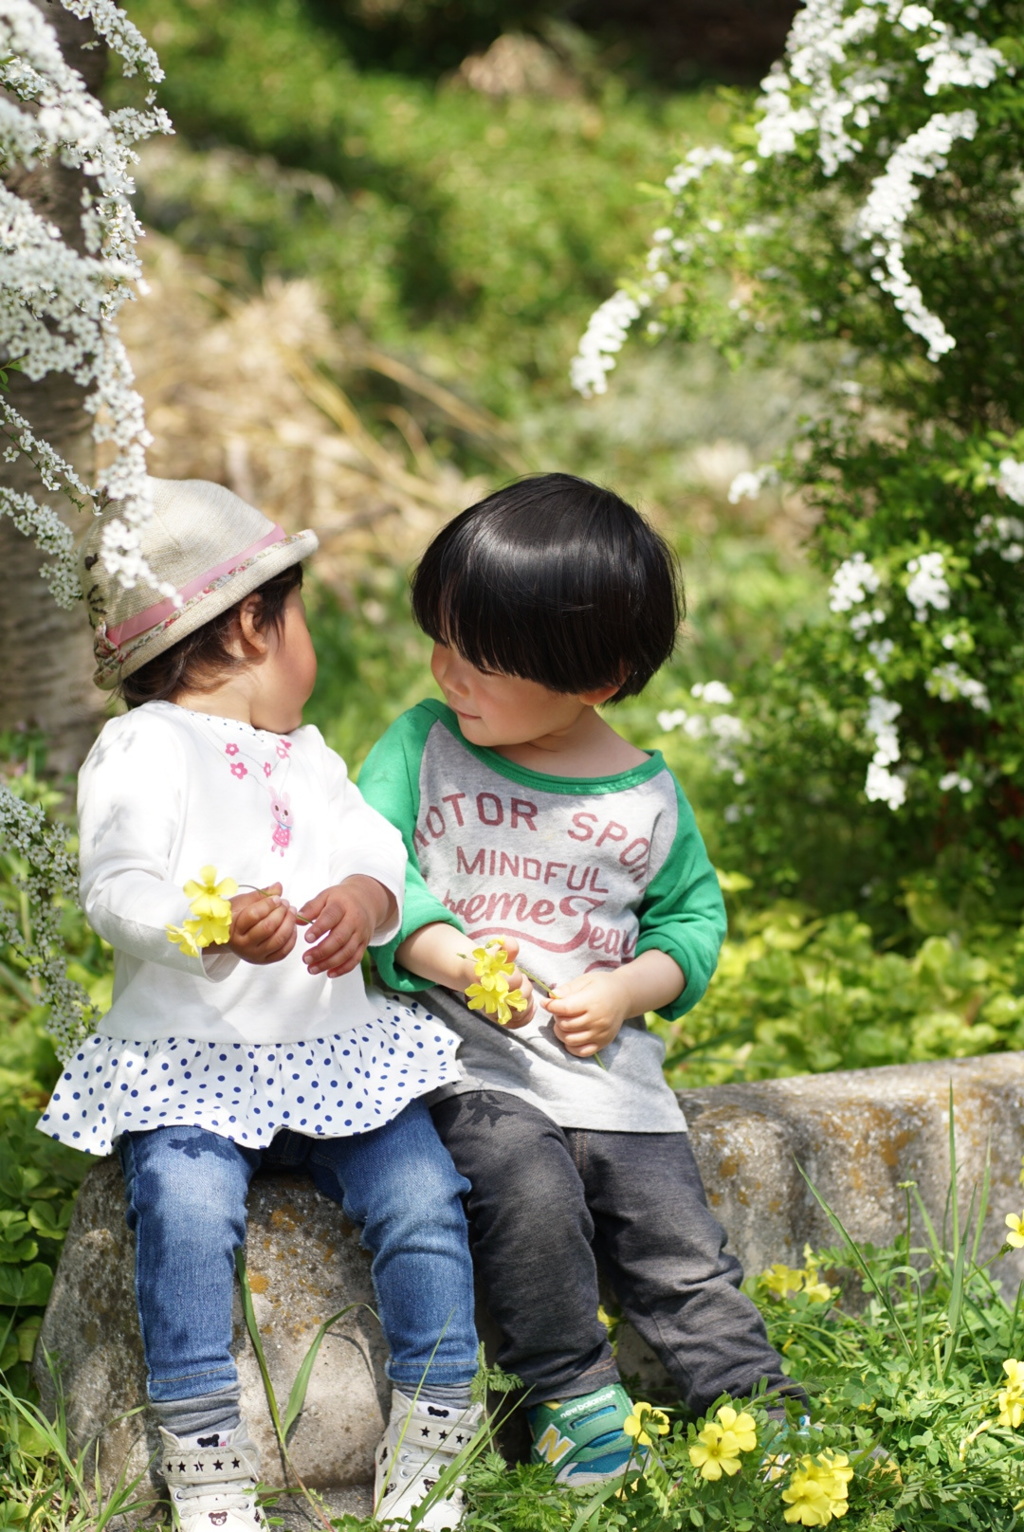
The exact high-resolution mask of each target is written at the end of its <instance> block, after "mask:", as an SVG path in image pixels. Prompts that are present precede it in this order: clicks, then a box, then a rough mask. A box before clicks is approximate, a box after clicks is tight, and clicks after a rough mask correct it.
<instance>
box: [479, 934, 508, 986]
mask: <svg viewBox="0 0 1024 1532" xmlns="http://www.w3.org/2000/svg"><path fill="white" fill-rule="evenodd" d="M473 958H474V963H473V967H474V968H475V970H476V976H477V978H478V979H482V978H483V977H484V975H485V974H499V973H505V974H510V973H514V972H515V965H514V964H513V963H512V962H511V960H510V959H509V955H508V953H507V952H506V951H505V949H504V947H503V946H502V945H501V943H500V942H488V943H487V946H486V947H474V948H473Z"/></svg>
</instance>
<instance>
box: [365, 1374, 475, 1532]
mask: <svg viewBox="0 0 1024 1532" xmlns="http://www.w3.org/2000/svg"><path fill="white" fill-rule="evenodd" d="M482 1416H483V1410H482V1408H481V1407H480V1405H479V1404H471V1405H469V1407H468V1408H467V1409H464V1410H459V1409H455V1408H454V1407H453V1406H452V1405H449V1404H435V1403H434V1402H433V1401H432V1400H430V1399H424V1398H423V1397H422V1396H421V1397H420V1398H419V1399H409V1398H408V1397H407V1396H406V1395H405V1394H403V1393H402V1392H401V1390H399V1389H397V1388H396V1389H394V1390H393V1392H392V1395H391V1418H390V1420H389V1421H388V1427H387V1430H386V1431H385V1432H384V1435H383V1436H382V1437H381V1439H380V1442H379V1443H378V1446H377V1453H376V1465H377V1470H376V1474H375V1476H374V1493H373V1503H374V1515H375V1516H376V1518H377V1520H378V1521H380V1522H381V1523H382V1525H383V1526H385V1527H389V1526H394V1525H396V1524H398V1525H404V1524H405V1523H406V1522H407V1521H408V1519H409V1517H410V1516H411V1515H412V1513H413V1511H414V1510H415V1509H416V1507H417V1506H418V1505H420V1504H421V1502H422V1501H424V1500H425V1499H426V1498H427V1496H428V1495H429V1494H430V1491H431V1490H432V1489H433V1488H434V1487H435V1485H436V1484H437V1481H438V1480H439V1479H440V1477H441V1475H442V1474H443V1473H444V1471H445V1469H446V1468H448V1467H450V1466H451V1464H452V1462H453V1461H454V1460H455V1458H457V1457H458V1455H459V1453H460V1452H462V1451H463V1449H464V1448H465V1447H467V1446H468V1445H469V1443H470V1442H471V1441H472V1439H473V1437H474V1436H475V1435H476V1432H477V1429H478V1428H479V1425H480V1421H481V1419H482ZM461 1480H462V1476H461V1475H459V1477H458V1478H456V1479H455V1480H454V1481H453V1482H452V1483H451V1484H449V1485H448V1486H447V1487H446V1488H445V1490H444V1491H443V1492H442V1494H440V1495H439V1496H438V1497H437V1499H436V1500H435V1501H434V1502H433V1503H432V1504H431V1505H429V1506H428V1507H427V1509H426V1511H425V1512H424V1514H423V1516H422V1517H421V1518H420V1520H419V1521H418V1522H417V1523H416V1526H417V1528H421V1529H422V1532H454V1529H455V1528H456V1527H457V1526H458V1525H459V1523H460V1522H461V1520H462V1513H463V1510H464V1508H465V1507H464V1501H463V1495H462V1488H461Z"/></svg>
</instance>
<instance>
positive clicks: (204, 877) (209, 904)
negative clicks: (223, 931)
mask: <svg viewBox="0 0 1024 1532" xmlns="http://www.w3.org/2000/svg"><path fill="white" fill-rule="evenodd" d="M185 893H186V895H187V896H188V898H189V899H190V900H191V901H192V903H191V906H190V907H191V910H192V913H193V915H198V916H200V917H202V916H203V915H212V916H213V917H214V919H221V920H223V918H224V916H225V914H227V915H228V916H229V917H230V913H231V912H230V909H229V910H227V911H225V909H224V905H225V904H227V902H228V900H229V899H230V898H231V896H232V895H233V894H237V893H238V884H237V883H236V882H235V880H234V878H222V879H221V881H220V882H219V883H218V882H217V869H216V867H200V869H199V881H198V882H196V880H195V878H190V879H189V881H188V882H187V883H186V884H185Z"/></svg>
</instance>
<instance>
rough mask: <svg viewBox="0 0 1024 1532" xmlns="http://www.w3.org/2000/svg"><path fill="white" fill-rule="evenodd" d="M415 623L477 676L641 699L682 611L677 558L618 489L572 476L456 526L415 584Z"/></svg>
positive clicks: (520, 485)
mask: <svg viewBox="0 0 1024 1532" xmlns="http://www.w3.org/2000/svg"><path fill="white" fill-rule="evenodd" d="M412 609H413V614H414V616H415V618H416V621H417V622H418V623H419V625H420V627H421V628H422V629H423V631H424V632H425V633H427V634H428V635H429V636H430V637H431V638H432V639H433V640H434V641H435V643H440V644H445V645H447V646H448V647H450V648H452V649H457V650H458V652H459V653H460V654H461V655H462V656H463V657H464V658H465V659H467V660H468V661H469V663H470V664H471V665H475V666H477V668H478V669H480V670H493V671H498V672H500V673H501V674H502V675H509V676H522V677H524V678H525V679H526V680H529V681H539V682H540V684H541V685H542V686H546V687H548V688H549V690H551V691H556V692H568V693H579V692H588V691H596V690H598V689H599V688H600V687H602V686H611V685H612V684H613V683H614V684H615V685H616V686H617V688H618V689H617V690H616V692H615V695H614V696H613V697H612V699H611V700H612V701H613V702H617V701H619V700H620V699H621V698H623V697H632V696H635V695H636V693H637V692H640V691H642V690H643V688H644V687H645V686H646V685H647V682H648V681H649V680H650V678H651V676H653V675H654V673H655V671H656V670H658V669H659V668H660V666H662V665H663V664H664V663H665V661H666V660H667V659H668V657H669V655H670V654H671V653H672V650H673V648H674V646H675V640H676V632H677V629H678V627H679V624H680V622H681V620H682V618H683V616H684V615H685V607H684V602H683V591H682V585H681V582H680V578H679V571H678V568H677V565H676V561H675V557H674V555H673V553H672V552H671V550H670V549H669V548H668V547H667V545H666V544H665V542H664V541H663V540H662V539H661V538H660V537H659V536H658V534H657V532H655V531H654V530H653V528H652V527H650V526H649V525H648V524H647V522H646V521H645V520H644V518H643V517H642V516H641V515H640V514H639V513H638V512H637V511H635V510H634V509H633V507H632V506H631V505H627V504H626V502H625V501H624V500H620V499H619V497H618V495H615V494H613V493H612V492H611V490H607V489H601V488H600V487H599V486H598V485H596V484H591V483H589V482H588V481H587V480H586V479H577V478H574V477H573V476H572V475H571V474H567V473H545V474H538V475H536V476H534V477H531V478H527V479H520V480H519V481H518V482H517V483H515V484H511V485H509V486H508V487H507V488H505V489H500V490H498V492H497V493H496V494H493V495H489V496H488V497H487V499H486V500H481V501H480V502H479V504H477V505H472V506H470V508H469V510H468V511H463V512H462V514H461V515H460V516H456V517H455V519H454V521H450V522H449V523H448V525H447V526H446V527H444V528H443V529H442V530H441V531H440V532H439V533H438V534H437V536H436V537H435V538H434V540H433V542H432V543H431V544H430V546H429V547H428V549H427V551H426V553H425V554H424V555H423V558H422V559H421V560H420V564H419V567H418V569H417V570H416V572H415V574H414V575H413V580H412Z"/></svg>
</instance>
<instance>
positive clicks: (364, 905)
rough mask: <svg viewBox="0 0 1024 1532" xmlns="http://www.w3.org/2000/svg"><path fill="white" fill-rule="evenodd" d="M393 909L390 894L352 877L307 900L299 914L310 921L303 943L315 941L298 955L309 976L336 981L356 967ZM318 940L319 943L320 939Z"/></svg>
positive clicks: (371, 880)
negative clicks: (317, 975)
mask: <svg viewBox="0 0 1024 1532" xmlns="http://www.w3.org/2000/svg"><path fill="white" fill-rule="evenodd" d="M394 908H395V899H394V895H393V894H392V893H391V892H390V890H389V889H386V888H385V887H384V885H383V884H382V883H378V882H377V880H376V878H367V877H364V876H362V874H355V875H354V876H353V877H351V878H346V879H345V880H344V882H342V883H336V884H335V885H334V886H333V887H332V888H325V889H324V891H323V893H321V894H317V895H316V897H315V898H313V899H310V900H309V901H308V902H307V903H306V904H304V905H303V906H302V908H301V910H300V911H299V915H300V917H302V918H303V919H304V920H308V921H309V922H310V926H309V930H308V931H307V932H306V941H307V942H315V943H316V946H314V947H310V949H309V950H308V951H307V952H304V953H303V954H302V961H303V962H304V963H305V964H306V967H307V968H308V969H309V971H310V973H311V974H321V973H326V975H327V977H328V978H329V979H339V978H340V977H341V975H342V974H346V973H351V972H352V970H353V968H355V967H357V965H358V964H359V961H360V959H361V958H362V956H363V953H364V952H365V951H366V949H367V947H368V946H369V944H370V938H371V937H372V936H373V933H374V931H376V930H377V928H378V927H379V926H381V925H383V924H384V923H385V921H386V920H387V919H388V917H389V915H391V914H392V913H393V911H394ZM321 938H322V940H321Z"/></svg>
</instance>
